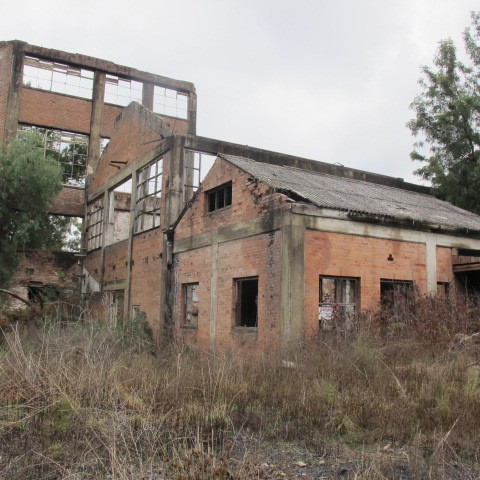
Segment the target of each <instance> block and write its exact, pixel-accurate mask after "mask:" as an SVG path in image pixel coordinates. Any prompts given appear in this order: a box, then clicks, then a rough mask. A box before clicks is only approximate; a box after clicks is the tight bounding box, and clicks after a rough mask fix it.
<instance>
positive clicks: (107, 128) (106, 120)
mask: <svg viewBox="0 0 480 480" xmlns="http://www.w3.org/2000/svg"><path fill="white" fill-rule="evenodd" d="M122 111H123V107H117V106H116V105H108V104H104V105H103V116H102V127H101V130H100V132H101V133H100V134H101V136H102V137H107V138H110V137H111V136H112V133H113V125H114V124H115V120H116V119H117V117H118V116H119V115H120V114H121V113H122Z"/></svg>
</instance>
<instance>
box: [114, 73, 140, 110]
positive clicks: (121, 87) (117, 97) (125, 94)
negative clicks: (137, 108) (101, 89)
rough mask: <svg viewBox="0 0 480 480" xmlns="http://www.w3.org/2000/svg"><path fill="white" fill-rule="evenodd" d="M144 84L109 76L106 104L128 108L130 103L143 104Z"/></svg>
mask: <svg viewBox="0 0 480 480" xmlns="http://www.w3.org/2000/svg"><path fill="white" fill-rule="evenodd" d="M142 91H143V83H141V82H136V81H135V80H129V79H126V78H120V77H117V76H115V75H110V74H107V76H106V78H105V103H113V104H115V105H120V106H122V107H126V106H127V105H128V104H129V103H130V102H139V103H142Z"/></svg>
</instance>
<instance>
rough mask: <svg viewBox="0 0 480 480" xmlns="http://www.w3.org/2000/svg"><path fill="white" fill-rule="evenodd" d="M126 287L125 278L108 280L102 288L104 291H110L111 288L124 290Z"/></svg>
mask: <svg viewBox="0 0 480 480" xmlns="http://www.w3.org/2000/svg"><path fill="white" fill-rule="evenodd" d="M126 288H127V282H126V280H117V281H116V282H108V283H106V284H105V285H104V287H103V290H104V291H105V292H111V291H112V290H125V289H126Z"/></svg>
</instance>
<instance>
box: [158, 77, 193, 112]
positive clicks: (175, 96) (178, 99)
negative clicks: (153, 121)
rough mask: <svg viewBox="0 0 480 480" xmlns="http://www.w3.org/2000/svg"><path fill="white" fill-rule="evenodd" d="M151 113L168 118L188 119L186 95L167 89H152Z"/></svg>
mask: <svg viewBox="0 0 480 480" xmlns="http://www.w3.org/2000/svg"><path fill="white" fill-rule="evenodd" d="M153 111H154V112H155V113H159V114H160V115H168V116H170V117H177V118H183V119H187V118H188V95H186V94H185V93H180V92H177V91H176V90H171V89H169V88H163V87H159V86H158V85H155V86H154V87H153Z"/></svg>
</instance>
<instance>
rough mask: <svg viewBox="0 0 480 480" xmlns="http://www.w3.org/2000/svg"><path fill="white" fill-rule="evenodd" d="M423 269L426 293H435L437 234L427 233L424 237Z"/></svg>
mask: <svg viewBox="0 0 480 480" xmlns="http://www.w3.org/2000/svg"><path fill="white" fill-rule="evenodd" d="M425 269H426V272H425V273H426V277H427V294H429V295H436V294H437V236H436V235H435V234H427V235H426V239H425Z"/></svg>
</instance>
